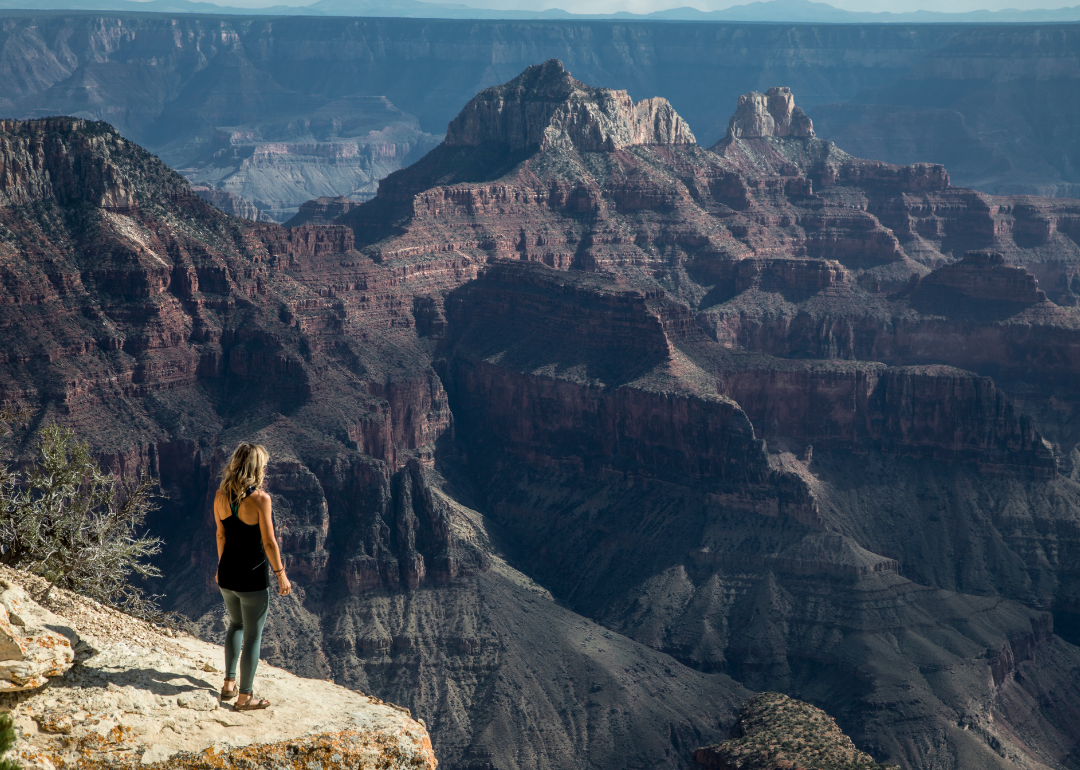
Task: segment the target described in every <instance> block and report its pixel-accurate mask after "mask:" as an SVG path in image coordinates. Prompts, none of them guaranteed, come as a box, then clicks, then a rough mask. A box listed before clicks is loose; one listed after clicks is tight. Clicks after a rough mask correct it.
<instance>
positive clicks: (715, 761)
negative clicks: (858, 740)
mask: <svg viewBox="0 0 1080 770" xmlns="http://www.w3.org/2000/svg"><path fill="white" fill-rule="evenodd" d="M694 761H695V762H696V763H697V764H699V765H701V766H702V767H705V768H709V770H788V769H789V768H814V770H896V766H895V765H879V764H878V763H877V762H875V761H874V759H873V757H871V756H870V755H869V754H866V753H865V752H862V751H859V750H858V749H857V748H855V745H854V744H853V743H852V742H851V739H850V738H849V737H847V736H846V735H844V733H843V732H841V730H840V728H839V727H837V726H836V721H835V720H834V719H832V718H831V717H830V716H829V715H828V714H826V713H825V712H824V711H822V710H821V709H818V708H814V707H813V706H811V705H810V704H809V703H803V702H801V701H798V700H795V699H794V698H789V697H787V696H786V695H782V694H781V693H775V692H766V693H762V694H761V695H757V696H755V697H754V698H752V699H751V700H750V701H749V702H748V703H747V704H746V705H745V706H743V708H742V711H740V712H739V721H738V722H737V723H736V725H735V729H734V730H732V737H731V739H730V740H727V741H724V742H723V743H718V744H716V745H715V746H703V747H702V748H700V749H697V750H696V751H694Z"/></svg>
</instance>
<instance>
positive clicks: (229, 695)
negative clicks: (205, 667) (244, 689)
mask: <svg viewBox="0 0 1080 770" xmlns="http://www.w3.org/2000/svg"><path fill="white" fill-rule="evenodd" d="M239 694H240V688H239V687H237V686H236V684H235V683H234V684H233V686H232V689H231V690H229V689H226V688H225V687H222V688H221V699H222V700H232V699H233V698H235V697H236V696H237V695H239Z"/></svg>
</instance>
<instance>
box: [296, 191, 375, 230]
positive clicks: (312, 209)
mask: <svg viewBox="0 0 1080 770" xmlns="http://www.w3.org/2000/svg"><path fill="white" fill-rule="evenodd" d="M359 205H360V201H354V200H353V199H352V198H346V197H345V196H344V195H339V196H336V197H333V198H329V197H322V198H316V199H315V200H311V201H306V202H304V203H301V204H300V210H299V211H298V212H296V216H294V217H293V218H292V219H290V220H288V221H287V222H285V226H286V227H299V226H300V225H329V224H333V221H334V220H335V219H336V218H337V217H340V216H341V215H343V214H347V213H349V212H350V211H352V210H353V209H354V208H356V207H357V206H359Z"/></svg>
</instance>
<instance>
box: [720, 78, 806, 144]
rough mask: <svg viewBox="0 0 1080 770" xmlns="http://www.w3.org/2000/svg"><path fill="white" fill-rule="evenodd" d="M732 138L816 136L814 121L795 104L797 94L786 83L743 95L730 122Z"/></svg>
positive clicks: (730, 135) (729, 129)
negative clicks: (793, 93) (761, 92)
mask: <svg viewBox="0 0 1080 770" xmlns="http://www.w3.org/2000/svg"><path fill="white" fill-rule="evenodd" d="M727 136H728V138H729V139H763V138H766V137H770V136H775V137H785V136H790V137H794V138H806V137H810V136H815V134H814V123H813V121H811V120H810V118H809V117H807V115H806V113H805V112H803V111H802V108H801V107H796V106H795V97H794V96H792V95H791V89H790V88H786V87H776V88H770V89H769V90H768V91H766V92H765V93H763V94H760V93H758V92H757V91H751V92H750V93H748V94H743V95H742V96H740V97H739V107H738V109H736V110H735V114H734V115H732V116H731V121H730V122H729V123H728V130H727Z"/></svg>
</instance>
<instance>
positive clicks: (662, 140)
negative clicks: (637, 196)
mask: <svg viewBox="0 0 1080 770" xmlns="http://www.w3.org/2000/svg"><path fill="white" fill-rule="evenodd" d="M694 142H695V139H694V135H693V134H692V133H690V129H689V128H688V127H687V125H686V123H684V122H683V120H682V118H680V117H679V116H678V115H677V114H676V112H675V110H673V109H672V108H671V105H670V104H668V102H667V100H666V99H662V98H659V97H657V98H654V99H645V100H643V101H640V102H638V103H637V104H634V102H633V100H632V99H631V98H630V97H629V95H628V94H627V93H626V91H613V90H611V89H610V88H592V87H589V86H586V85H584V84H583V83H579V82H578V81H576V80H574V79H573V78H572V77H570V73H569V72H567V71H566V69H565V68H564V67H563V63H562V62H561V61H559V60H558V59H551V60H549V61H546V62H544V63H543V64H538V65H535V66H532V67H529V68H528V69H526V70H525V71H524V72H522V73H521V74H520V75H518V76H517V77H516V78H514V79H513V80H511V81H510V82H509V83H505V84H503V85H501V86H494V87H492V88H488V89H486V90H484V91H481V92H480V93H479V94H477V95H476V96H475V97H474V98H473V100H472V101H470V102H469V103H468V104H467V105H465V109H463V110H462V111H461V114H460V115H458V116H457V117H456V118H454V119H453V120H452V121H450V125H449V126H447V128H446V146H448V147H459V146H467V147H480V146H486V145H496V146H503V147H506V148H508V149H510V150H520V149H526V148H533V147H535V148H538V149H540V150H549V149H552V148H555V147H563V148H570V147H575V148H577V149H578V150H583V151H588V150H598V151H604V150H607V151H610V150H614V149H617V148H623V147H630V146H632V145H639V144H643V145H650V144H694Z"/></svg>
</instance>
